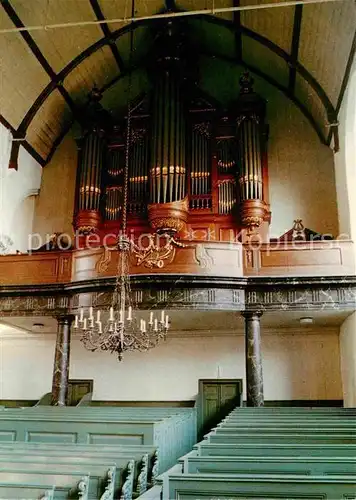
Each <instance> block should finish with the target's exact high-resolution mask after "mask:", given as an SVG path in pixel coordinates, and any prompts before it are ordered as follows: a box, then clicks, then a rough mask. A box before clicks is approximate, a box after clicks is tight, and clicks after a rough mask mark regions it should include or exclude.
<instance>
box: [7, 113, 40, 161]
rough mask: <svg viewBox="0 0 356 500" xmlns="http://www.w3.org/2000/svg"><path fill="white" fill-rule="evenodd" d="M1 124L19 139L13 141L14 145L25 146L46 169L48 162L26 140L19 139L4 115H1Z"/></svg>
mask: <svg viewBox="0 0 356 500" xmlns="http://www.w3.org/2000/svg"><path fill="white" fill-rule="evenodd" d="M0 123H1V125H3V126H4V127H5V128H7V129H8V130H10V132H11V134H12V137H13V138H15V139H17V140H15V141H13V144H14V143H17V144H18V145H19V146H20V145H21V146H23V147H24V148H25V149H26V151H27V152H28V153H29V154H30V155H31V156H32V157H33V158H34V159H35V160H36V161H37V162H38V163H39V164H40V165H41V167H44V166H45V165H46V161H45V160H44V159H43V158H42V156H40V155H39V154H38V153H37V151H36V150H35V149H34V148H33V147H32V146H31V144H29V143H28V142H27V141H26V140H25V139H22V137H18V134H17V131H16V129H14V127H13V126H12V125H11V123H9V122H8V121H7V120H6V118H5V117H4V116H2V115H0Z"/></svg>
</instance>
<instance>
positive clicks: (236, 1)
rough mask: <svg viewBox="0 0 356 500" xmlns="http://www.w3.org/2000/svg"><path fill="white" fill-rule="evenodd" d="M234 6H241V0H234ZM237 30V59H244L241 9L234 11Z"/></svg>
mask: <svg viewBox="0 0 356 500" xmlns="http://www.w3.org/2000/svg"><path fill="white" fill-rule="evenodd" d="M233 5H234V7H240V0H233ZM234 24H235V27H236V31H235V53H236V59H237V60H238V61H242V36H241V11H240V10H235V12H234Z"/></svg>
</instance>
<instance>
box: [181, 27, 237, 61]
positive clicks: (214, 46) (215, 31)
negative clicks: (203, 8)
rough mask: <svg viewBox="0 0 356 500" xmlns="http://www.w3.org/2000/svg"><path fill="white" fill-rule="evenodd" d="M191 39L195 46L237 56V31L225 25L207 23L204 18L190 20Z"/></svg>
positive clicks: (218, 53)
mask: <svg viewBox="0 0 356 500" xmlns="http://www.w3.org/2000/svg"><path fill="white" fill-rule="evenodd" d="M188 25H189V31H188V37H189V40H191V41H192V42H193V44H194V45H195V47H198V50H199V48H200V47H202V48H203V49H208V51H209V52H211V53H214V54H217V55H223V56H226V57H236V37H235V33H234V32H233V31H232V30H231V29H229V28H228V27H225V26H220V25H215V24H212V23H207V22H206V21H204V19H194V18H192V19H190V20H189V24H188Z"/></svg>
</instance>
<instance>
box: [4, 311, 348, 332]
mask: <svg viewBox="0 0 356 500" xmlns="http://www.w3.org/2000/svg"><path fill="white" fill-rule="evenodd" d="M168 313H169V316H170V320H171V334H178V333H179V334H192V335H194V334H197V333H199V332H201V333H202V332H204V333H205V334H209V332H210V333H212V334H219V332H220V333H222V334H224V333H231V334H233V333H234V332H236V333H242V332H243V330H244V319H243V317H242V316H241V314H240V313H238V312H229V311H192V310H189V311H179V310H175V311H168ZM349 314H351V312H350V311H338V310H330V311H326V310H319V311H270V312H266V313H264V314H263V316H262V317H261V330H262V334H263V332H264V331H265V332H266V331H267V332H268V333H276V334H277V333H294V332H295V333H301V332H305V333H306V334H311V333H314V332H318V333H321V330H322V331H323V332H325V333H327V331H329V329H333V328H337V327H339V326H340V325H341V324H342V323H343V321H344V320H345V319H346V318H347V316H348V315H349ZM147 315H148V312H147V311H137V316H138V317H141V316H142V317H143V318H144V317H145V316H147ZM305 316H308V317H310V318H312V320H313V323H312V324H311V325H307V326H301V325H300V318H301V317H305ZM36 324H40V325H42V326H41V327H40V328H38V327H35V326H34V325H36ZM7 326H10V327H12V328H16V329H19V330H21V331H23V332H25V333H26V332H32V333H36V334H41V335H42V334H44V335H45V334H53V333H56V329H57V322H56V319H55V318H51V317H45V316H43V317H41V316H39V317H35V318H30V317H13V318H6V320H4V321H2V322H0V336H1V331H2V330H3V331H4V332H6V327H7Z"/></svg>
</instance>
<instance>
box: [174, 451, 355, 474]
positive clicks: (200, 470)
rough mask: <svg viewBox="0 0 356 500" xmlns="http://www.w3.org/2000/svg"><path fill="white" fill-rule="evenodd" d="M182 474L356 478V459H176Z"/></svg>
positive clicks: (213, 457) (193, 457) (215, 457)
mask: <svg viewBox="0 0 356 500" xmlns="http://www.w3.org/2000/svg"><path fill="white" fill-rule="evenodd" d="M179 463H180V464H181V465H182V467H183V472H184V474H225V473H229V474H230V473H234V474H306V475H311V476H313V475H315V476H318V475H324V474H335V475H336V474H337V475H353V476H355V475H356V457H353V458H331V457H329V458H324V457H313V458H311V457H283V456H282V457H258V458H257V459H256V458H254V457H232V456H230V457H227V456H208V457H201V456H197V455H196V454H195V455H194V454H188V455H187V456H186V457H182V458H181V459H179Z"/></svg>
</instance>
